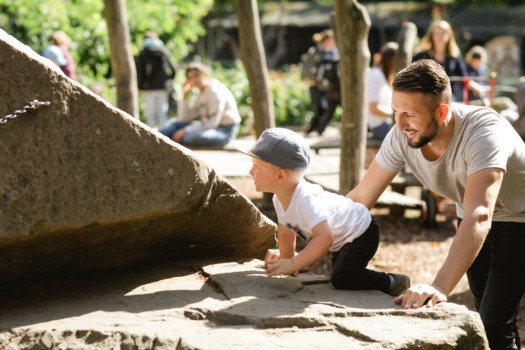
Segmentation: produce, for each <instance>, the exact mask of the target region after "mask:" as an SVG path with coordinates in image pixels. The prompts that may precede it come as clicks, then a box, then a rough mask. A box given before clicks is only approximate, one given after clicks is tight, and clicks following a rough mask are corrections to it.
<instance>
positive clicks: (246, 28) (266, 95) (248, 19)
mask: <svg viewBox="0 0 525 350" xmlns="http://www.w3.org/2000/svg"><path fill="white" fill-rule="evenodd" d="M237 21H238V23H239V25H238V28H237V30H238V33H239V43H240V49H241V60H242V64H243V66H244V69H245V70H246V75H247V77H248V82H249V85H250V96H251V107H252V110H253V114H254V127H255V133H256V136H257V137H259V136H260V135H261V134H262V132H263V131H264V130H265V129H266V128H270V127H273V126H275V113H274V109H273V99H272V94H271V91H270V83H269V80H270V79H269V78H268V74H267V65H266V56H265V53H264V46H263V43H262V35H261V25H260V23H259V22H260V21H259V10H258V8H257V0H237Z"/></svg>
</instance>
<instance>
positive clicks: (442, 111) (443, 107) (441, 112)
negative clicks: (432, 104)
mask: <svg viewBox="0 0 525 350" xmlns="http://www.w3.org/2000/svg"><path fill="white" fill-rule="evenodd" d="M449 110H450V106H449V105H447V104H446V103H440V104H439V107H438V108H437V109H436V116H437V117H438V122H439V123H440V124H441V123H443V122H445V119H447V116H448V111H449Z"/></svg>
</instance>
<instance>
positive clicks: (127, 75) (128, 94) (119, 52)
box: [104, 0, 167, 118]
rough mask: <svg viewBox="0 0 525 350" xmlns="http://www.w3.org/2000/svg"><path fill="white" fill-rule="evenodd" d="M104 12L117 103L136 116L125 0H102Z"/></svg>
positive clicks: (133, 61)
mask: <svg viewBox="0 0 525 350" xmlns="http://www.w3.org/2000/svg"><path fill="white" fill-rule="evenodd" d="M104 14H105V17H106V23H107V26H108V34H109V49H110V58H111V70H112V72H113V77H114V78H115V83H116V85H117V107H118V108H120V109H122V110H123V111H125V112H127V113H129V114H131V115H132V116H134V117H137V118H138V117H139V93H138V86H137V69H136V67H135V60H134V59H133V54H132V53H131V39H130V35H129V24H128V13H127V11H126V3H125V0H104ZM166 98H167V97H166Z"/></svg>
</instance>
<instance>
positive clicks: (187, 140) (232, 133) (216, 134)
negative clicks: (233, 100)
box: [159, 119, 239, 147]
mask: <svg viewBox="0 0 525 350" xmlns="http://www.w3.org/2000/svg"><path fill="white" fill-rule="evenodd" d="M192 123H199V122H195V121H194V122H191V121H190V122H184V121H180V120H176V119H171V120H169V121H168V122H167V123H166V124H165V125H164V126H163V127H162V128H161V129H160V130H159V131H160V133H161V134H163V135H164V136H167V137H169V138H170V139H171V138H172V137H173V134H175V132H176V131H178V130H180V129H184V128H185V127H187V126H189V125H191V124H192ZM238 132H239V124H232V125H219V126H218V127H217V128H215V129H204V128H198V129H192V130H190V131H188V132H187V133H186V134H185V135H184V137H183V138H182V142H181V144H183V145H187V146H203V147H205V146H224V145H225V144H227V143H228V142H230V141H231V140H233V139H235V138H236V137H237V133H238Z"/></svg>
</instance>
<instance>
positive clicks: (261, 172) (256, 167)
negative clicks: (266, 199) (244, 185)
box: [250, 157, 280, 193]
mask: <svg viewBox="0 0 525 350" xmlns="http://www.w3.org/2000/svg"><path fill="white" fill-rule="evenodd" d="M279 169H280V168H279V167H277V166H275V165H273V164H270V163H267V162H265V161H263V160H260V159H257V158H253V157H252V168H251V169H250V175H251V177H252V178H253V182H254V183H255V189H256V190H257V191H258V192H270V193H275V186H276V185H277V179H278V171H279Z"/></svg>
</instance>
